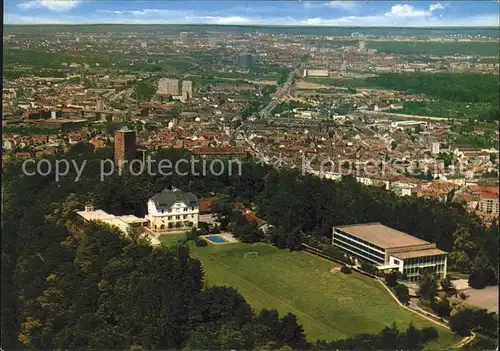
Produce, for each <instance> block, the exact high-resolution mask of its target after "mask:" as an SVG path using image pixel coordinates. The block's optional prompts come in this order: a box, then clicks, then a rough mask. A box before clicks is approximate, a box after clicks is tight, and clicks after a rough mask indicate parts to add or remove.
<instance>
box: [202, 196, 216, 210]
mask: <svg viewBox="0 0 500 351" xmlns="http://www.w3.org/2000/svg"><path fill="white" fill-rule="evenodd" d="M216 200H217V197H215V196H212V197H204V198H202V199H200V203H199V205H198V207H199V209H200V213H211V212H212V206H213V205H214V203H215V201H216Z"/></svg>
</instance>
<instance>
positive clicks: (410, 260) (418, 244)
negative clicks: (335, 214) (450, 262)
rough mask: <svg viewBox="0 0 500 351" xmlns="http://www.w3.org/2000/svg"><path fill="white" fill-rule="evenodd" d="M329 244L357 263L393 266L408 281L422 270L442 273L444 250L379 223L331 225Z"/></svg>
mask: <svg viewBox="0 0 500 351" xmlns="http://www.w3.org/2000/svg"><path fill="white" fill-rule="evenodd" d="M332 244H333V245H334V246H336V247H338V248H340V249H342V250H343V251H345V252H346V253H347V255H348V256H351V257H352V258H354V259H355V260H356V261H357V263H360V262H362V261H364V262H367V263H369V264H372V265H373V266H375V267H377V268H378V269H379V270H386V269H397V270H398V271H400V272H401V273H403V274H404V275H405V276H406V279H407V280H408V281H417V280H419V277H420V274H422V273H423V272H424V271H427V272H430V273H435V274H438V275H440V276H441V277H445V276H446V268H447V255H448V253H447V252H445V251H442V250H439V249H438V248H437V247H436V244H433V243H430V242H427V241H425V240H422V239H419V238H416V237H414V236H411V235H409V234H406V233H403V232H400V231H399V230H396V229H392V228H390V227H386V226H385V225H382V224H380V223H367V224H354V225H345V226H338V227H334V228H333V234H332Z"/></svg>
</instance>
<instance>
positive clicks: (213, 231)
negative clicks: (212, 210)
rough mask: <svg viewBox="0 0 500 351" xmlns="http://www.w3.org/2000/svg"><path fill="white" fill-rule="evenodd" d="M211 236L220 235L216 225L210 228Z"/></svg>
mask: <svg viewBox="0 0 500 351" xmlns="http://www.w3.org/2000/svg"><path fill="white" fill-rule="evenodd" d="M212 234H220V228H219V226H218V225H217V224H216V225H214V227H213V228H212Z"/></svg>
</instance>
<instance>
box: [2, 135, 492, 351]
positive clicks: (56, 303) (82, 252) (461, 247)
mask: <svg viewBox="0 0 500 351" xmlns="http://www.w3.org/2000/svg"><path fill="white" fill-rule="evenodd" d="M111 157H112V149H110V148H103V149H98V150H94V149H93V147H92V146H91V145H88V144H76V145H74V146H73V147H72V148H71V149H70V151H69V152H68V153H67V154H65V155H60V156H57V158H66V159H72V160H74V161H75V162H77V163H80V164H81V163H82V162H83V161H84V160H86V161H87V163H86V167H85V171H84V173H83V175H82V177H81V179H80V180H79V181H78V182H75V181H74V180H75V178H74V176H75V175H74V174H68V175H67V176H66V177H64V178H62V179H61V180H60V181H58V182H56V181H55V175H54V174H50V175H48V176H45V177H44V176H25V175H23V173H22V171H21V163H22V160H16V159H12V160H9V161H7V162H4V167H3V174H2V175H3V179H4V182H3V186H4V189H3V190H4V192H3V195H4V197H3V207H4V208H3V216H4V218H3V219H4V221H3V233H4V240H3V250H2V316H1V327H2V337H3V338H2V339H3V340H2V341H3V346H4V347H6V348H31V349H48V348H58V349H62V348H66V349H68V348H73V349H82V348H87V349H124V348H129V349H131V348H133V349H135V350H142V349H177V348H182V347H184V348H187V349H200V348H202V349H203V348H204V349H212V348H214V349H255V348H259V349H275V348H280V347H285V346H286V347H289V348H292V349H304V348H313V349H331V348H349V349H356V348H357V349H359V348H363V349H364V346H361V345H371V346H370V349H376V348H385V349H387V348H393V347H394V348H407V347H408V345H414V346H415V347H412V349H415V348H421V347H422V345H424V343H425V342H426V341H429V340H432V338H433V335H435V331H434V332H432V331H429V330H421V331H419V330H417V329H415V328H414V327H413V326H411V325H410V326H408V329H407V330H404V331H395V330H394V328H392V329H391V328H386V329H387V330H386V329H384V331H381V333H380V335H362V336H356V337H353V338H352V339H348V340H339V341H335V342H334V343H327V342H315V341H312V340H307V336H306V335H304V332H303V329H302V327H301V326H300V325H299V324H298V323H297V320H296V318H295V316H293V315H291V314H288V315H284V316H278V314H277V312H276V311H252V309H251V307H250V306H249V305H248V303H247V302H246V301H245V300H244V299H243V298H242V297H241V295H240V294H239V293H238V292H237V291H235V290H234V289H232V288H229V287H214V288H208V289H204V286H203V267H202V266H201V264H200V262H199V261H198V260H196V259H193V258H192V257H190V255H189V249H188V248H187V247H185V246H182V245H180V246H177V247H173V248H166V247H160V248H155V249H153V248H151V247H150V246H149V245H148V243H147V242H146V241H145V240H144V238H143V237H142V236H140V235H139V234H137V233H134V232H131V233H129V235H128V236H127V237H124V236H123V235H122V234H120V233H119V232H118V231H117V230H116V229H113V228H111V227H107V226H102V225H97V224H93V225H87V226H85V227H82V226H80V225H78V221H77V218H76V214H75V211H76V210H81V209H82V208H83V207H84V205H85V204H86V203H89V202H91V203H93V204H94V205H95V207H96V208H100V209H104V210H106V211H108V212H111V213H113V214H135V215H138V216H144V214H145V212H146V201H147V199H148V198H149V197H151V196H152V195H153V194H155V193H157V192H159V191H161V190H163V189H164V188H167V187H170V186H171V185H175V186H176V187H179V188H181V189H183V190H185V191H192V192H194V193H195V194H196V195H197V196H198V197H203V196H207V195H208V194H210V193H211V192H216V194H217V196H224V195H225V196H227V197H228V198H230V199H232V201H239V202H243V203H244V204H246V205H247V206H250V207H253V208H255V209H256V211H257V213H258V215H259V216H261V217H263V218H265V219H267V220H268V221H269V222H270V223H272V224H274V225H275V226H276V227H277V232H278V234H276V240H275V242H276V245H277V246H278V247H281V248H291V249H295V248H296V243H297V241H296V239H297V238H298V235H301V234H303V233H308V234H310V235H313V236H317V237H328V236H329V235H330V232H331V230H330V229H331V226H332V225H339V224H350V223H361V222H374V221H380V222H382V223H384V224H386V225H389V226H391V227H394V228H397V229H399V230H403V231H406V232H408V233H410V234H413V235H416V236H418V237H421V238H423V239H426V240H430V241H435V242H437V244H438V246H439V247H440V248H442V249H444V250H447V251H451V252H452V253H451V255H450V258H451V261H452V262H451V264H452V266H453V267H454V268H455V269H457V270H459V271H461V272H466V273H468V272H469V270H470V269H471V267H474V268H473V269H474V272H476V273H477V271H481V272H482V273H484V274H483V275H484V276H486V277H487V279H489V280H490V283H492V282H493V281H494V280H495V279H496V277H497V276H498V272H497V267H496V262H497V261H498V243H497V237H496V231H497V230H496V228H492V229H490V230H488V229H486V228H485V227H483V226H482V225H481V223H480V221H479V220H478V218H476V217H475V216H474V215H468V214H466V213H465V211H464V210H463V208H462V207H460V206H457V205H452V204H440V203H436V202H433V201H429V200H424V199H417V198H397V197H396V196H395V195H393V194H391V193H388V192H385V191H382V190H379V189H375V188H368V187H365V186H363V185H360V184H358V183H357V182H355V181H354V180H353V179H347V180H345V181H343V182H340V183H339V182H337V183H335V182H332V181H326V180H321V179H319V178H313V177H310V176H301V175H299V174H298V173H296V172H294V171H286V170H282V171H276V170H274V169H271V168H268V167H263V166H259V165H256V164H254V163H253V162H251V161H250V160H248V161H246V162H244V164H243V172H242V175H241V176H237V175H236V174H237V172H233V175H232V176H219V177H215V176H210V175H209V176H206V177H201V176H189V175H188V176H179V175H172V176H170V177H163V176H160V175H158V176H153V177H152V176H149V175H147V174H144V175H142V176H131V175H126V174H125V175H122V176H119V175H118V174H115V175H113V176H109V177H107V178H105V180H104V181H102V182H101V181H99V171H100V161H101V160H103V159H107V158H111ZM154 157H156V159H157V160H159V159H169V160H171V161H172V162H175V160H178V159H181V158H189V157H191V153H190V152H188V151H186V150H170V149H166V150H160V151H159V152H158V153H157V154H156V155H155V156H154ZM49 160H51V162H55V160H56V157H50V158H49ZM155 164H156V165H157V164H158V163H155ZM186 167H187V168H186V169H182V167H179V168H181V169H180V171H181V172H180V174H182V172H184V171H186V172H188V173H189V168H188V167H190V165H188V164H186ZM153 173H156V174H158V172H153ZM387 335H397V338H395V339H394V338H392V339H391V338H388V336H387ZM390 340H392V341H390ZM389 342H391V344H388V343H389Z"/></svg>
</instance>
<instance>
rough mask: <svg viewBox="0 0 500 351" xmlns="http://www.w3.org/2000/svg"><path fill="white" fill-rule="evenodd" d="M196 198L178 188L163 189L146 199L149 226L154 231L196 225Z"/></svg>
mask: <svg viewBox="0 0 500 351" xmlns="http://www.w3.org/2000/svg"><path fill="white" fill-rule="evenodd" d="M198 216H199V207H198V198H197V197H196V195H194V194H192V193H185V192H183V191H181V190H179V189H172V190H169V189H165V190H163V191H162V192H161V193H158V194H155V195H154V196H153V197H152V198H151V199H149V201H148V214H147V215H146V218H147V219H148V220H149V226H150V228H151V229H152V230H154V231H176V230H187V229H191V228H193V227H194V228H197V227H198Z"/></svg>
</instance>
